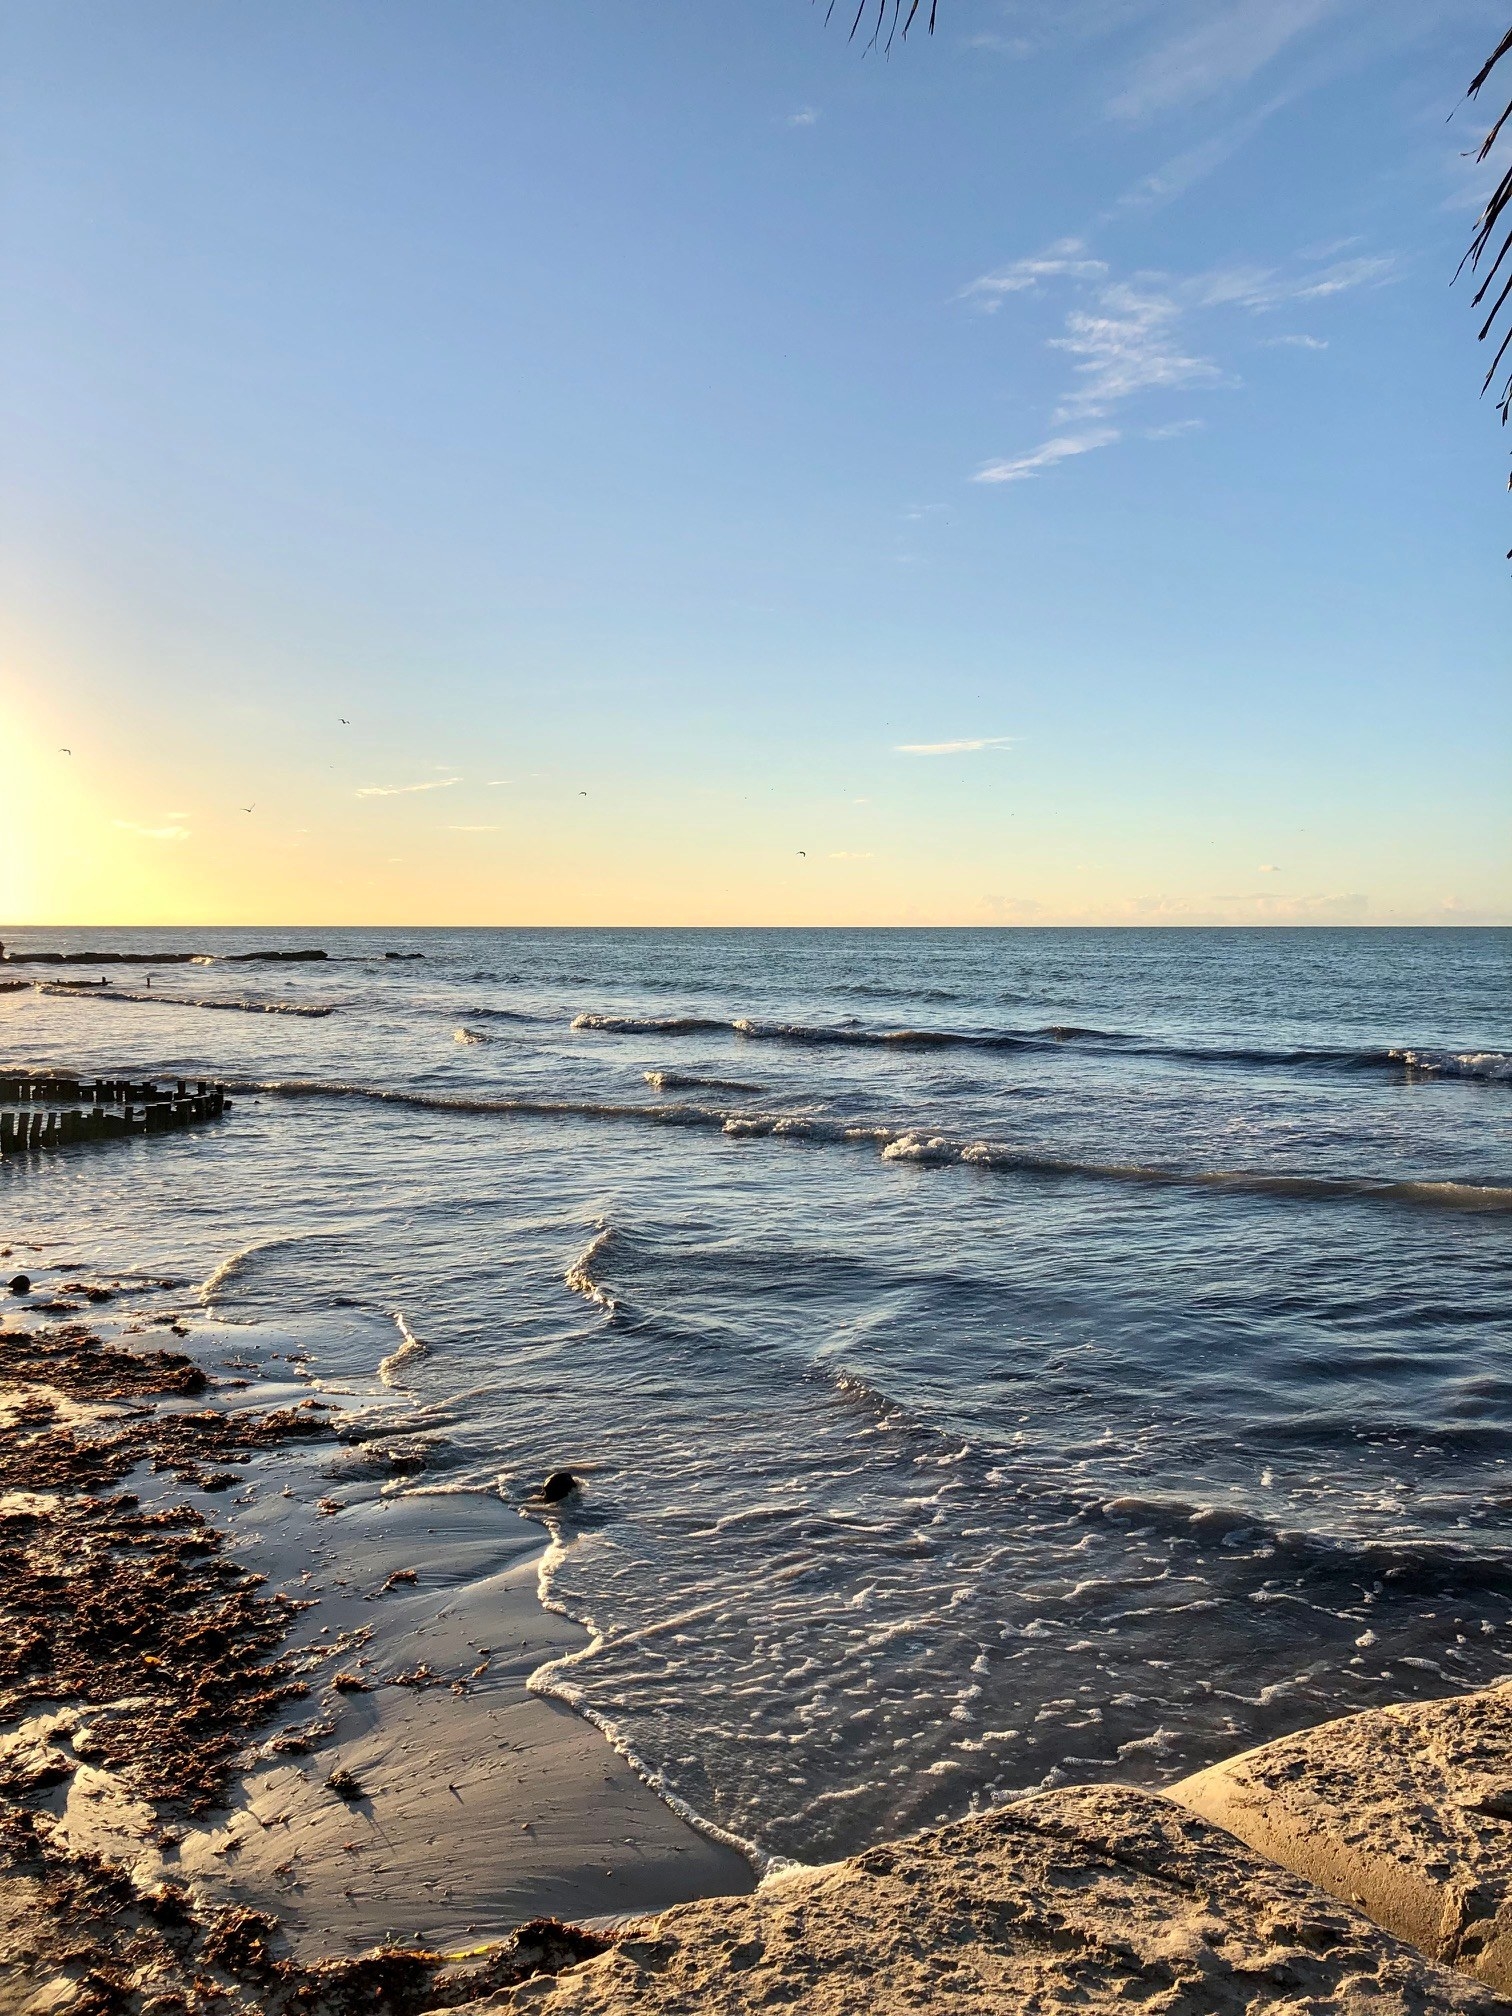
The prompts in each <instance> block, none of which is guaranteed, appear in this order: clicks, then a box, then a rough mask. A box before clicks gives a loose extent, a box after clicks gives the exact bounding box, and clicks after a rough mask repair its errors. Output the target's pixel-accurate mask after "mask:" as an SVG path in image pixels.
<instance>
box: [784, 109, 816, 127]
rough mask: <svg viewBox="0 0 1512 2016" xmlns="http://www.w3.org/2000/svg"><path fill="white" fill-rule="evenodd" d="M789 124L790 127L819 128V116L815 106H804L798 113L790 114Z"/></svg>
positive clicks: (788, 117)
mask: <svg viewBox="0 0 1512 2016" xmlns="http://www.w3.org/2000/svg"><path fill="white" fill-rule="evenodd" d="M787 123H788V124H789V126H817V125H818V124H819V114H818V111H817V110H816V108H815V107H814V106H812V105H802V106H800V107H799V108H798V110H797V111H796V112H789V114H788V116H787Z"/></svg>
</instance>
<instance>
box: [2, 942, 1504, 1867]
mask: <svg viewBox="0 0 1512 2016" xmlns="http://www.w3.org/2000/svg"><path fill="white" fill-rule="evenodd" d="M7 937H8V942H9V943H10V945H11V949H12V950H14V951H24V950H27V949H44V948H46V949H66V948H70V947H73V946H82V945H86V944H93V945H102V944H105V943H107V942H108V943H111V944H116V945H122V946H124V945H128V944H131V943H136V944H138V945H149V944H160V945H162V946H164V947H165V948H168V949H180V948H182V947H183V946H185V945H188V944H193V945H194V946H195V947H196V948H199V947H204V948H205V949H208V950H210V951H212V952H213V951H216V950H222V951H229V950H233V949H245V948H246V946H248V945H249V944H254V943H255V944H264V945H278V944H283V945H294V944H301V943H305V944H317V945H323V946H324V947H325V948H326V949H327V950H328V951H329V952H330V953H331V954H332V955H333V956H332V958H331V959H330V960H328V961H327V962H325V963H323V964H319V965H313V964H312V965H308V966H298V967H293V968H289V967H282V968H280V967H277V966H261V967H259V966H249V965H245V964H242V965H236V966H230V967H227V966H220V965H215V964H211V965H207V966H204V967H189V968H185V967H176V968H170V969H167V970H164V971H159V972H158V973H156V974H155V975H154V981H153V985H152V987H151V988H148V987H147V986H146V984H145V980H146V972H145V970H144V969H138V968H127V969H121V970H118V971H117V972H116V973H115V974H114V975H113V976H112V977H113V980H114V985H113V986H112V987H111V988H110V989H108V990H106V991H105V993H104V995H103V996H102V995H100V994H92V995H88V996H79V995H73V996H70V995H66V994H58V993H54V992H48V991H45V990H30V989H29V990H23V991H20V992H15V993H6V994H0V1064H6V1065H49V1064H56V1065H60V1066H68V1067H72V1068H78V1069H88V1068H95V1067H98V1068H101V1069H107V1070H111V1071H122V1072H124V1071H126V1070H127V1069H130V1070H133V1071H136V1072H142V1071H145V1070H149V1069H158V1070H169V1069H172V1070H177V1071H179V1072H183V1073H187V1072H197V1073H214V1074H215V1075H219V1076H222V1077H225V1078H228V1079H236V1080H239V1081H241V1082H242V1084H243V1086H244V1087H245V1088H246V1089H245V1090H244V1091H243V1092H242V1093H241V1094H239V1096H238V1098H237V1102H236V1110H235V1113H234V1115H233V1116H232V1118H231V1119H230V1120H229V1122H227V1123H226V1124H225V1125H224V1126H222V1127H219V1128H211V1129H206V1130H204V1131H202V1132H197V1133H193V1134H187V1135H174V1136H167V1137H163V1138H160V1139H154V1140H152V1141H135V1142H123V1143H115V1144H110V1145H108V1146H106V1147H103V1148H100V1147H95V1148H91V1147H83V1148H79V1149H72V1150H65V1151H61V1152H59V1153H57V1154H55V1155H52V1156H49V1157H42V1158H34V1159H32V1160H30V1161H16V1162H13V1163H8V1164H5V1165H0V1230H3V1231H4V1233H5V1234H6V1236H7V1237H8V1238H12V1239H28V1240H34V1241H59V1242H61V1243H60V1244H59V1245H58V1246H57V1247H56V1248H55V1249H51V1248H50V1249H48V1251H46V1252H45V1253H44V1254H42V1255H32V1256H30V1264H31V1265H32V1271H33V1272H34V1273H36V1272H38V1266H37V1264H36V1263H37V1262H38V1261H40V1260H43V1259H47V1258H51V1259H53V1260H56V1261H57V1262H58V1263H59V1264H65V1263H66V1264H67V1265H68V1266H70V1267H76V1266H78V1265H81V1264H84V1263H85V1262H86V1261H88V1263H89V1264H92V1265H96V1266H98V1267H100V1268H102V1269H108V1270H120V1269H124V1268H128V1267H138V1268H144V1269H147V1270H149V1271H150V1270H169V1271H174V1272H178V1273H183V1272H185V1271H187V1270H192V1271H194V1272H195V1273H196V1274H197V1277H198V1278H199V1279H200V1280H201V1281H202V1282H204V1283H205V1284H206V1286H205V1288H204V1290H203V1295H204V1299H205V1300H206V1301H207V1302H208V1303H209V1304H210V1305H211V1306H213V1307H214V1308H216V1309H217V1310H219V1311H221V1312H222V1313H224V1314H227V1315H229V1316H232V1317H240V1318H254V1317H259V1316H264V1317H278V1318H289V1317H292V1316H296V1315H307V1314H310V1313H312V1312H313V1313H318V1312H321V1311H327V1310H330V1309H331V1308H332V1307H333V1306H340V1307H342V1308H345V1309H348V1310H352V1311H357V1312H361V1311H376V1312H382V1313H383V1314H384V1315H385V1316H386V1317H387V1318H389V1319H393V1320H394V1321H395V1327H394V1329H393V1331H392V1337H393V1349H392V1351H391V1352H390V1354H389V1355H388V1357H387V1360H386V1364H385V1375H386V1377H387V1378H388V1379H389V1380H390V1381H391V1382H392V1383H394V1384H396V1385H399V1386H402V1387H404V1388H405V1389H406V1390H407V1391H409V1392H410V1393H411V1394H413V1395H414V1397H415V1399H416V1400H417V1402H418V1403H419V1406H420V1410H421V1412H420V1426H421V1428H422V1429H423V1431H424V1432H425V1433H426V1434H427V1435H428V1436H429V1438H430V1443H429V1450H430V1468H429V1469H428V1471H427V1472H426V1473H425V1475H424V1477H423V1478H421V1479H419V1480H409V1481H407V1482H406V1484H405V1485H404V1488H407V1489H413V1488H436V1487H443V1486H444V1487H447V1488H455V1487H458V1486H462V1487H478V1488H487V1489H494V1488H497V1489H500V1490H502V1491H503V1492H504V1493H505V1494H506V1495H510V1496H515V1497H519V1496H523V1494H524V1492H525V1491H526V1489H527V1488H528V1487H529V1486H530V1485H531V1484H533V1483H534V1482H536V1481H538V1480H539V1478H540V1476H541V1475H542V1474H543V1472H544V1471H545V1470H547V1469H550V1468H555V1467H558V1466H559V1465H562V1464H564V1463H566V1464H571V1465H572V1467H573V1468H575V1469H579V1470H581V1471H582V1472H583V1473H584V1474H585V1475H586V1476H587V1478H588V1489H587V1490H586V1492H585V1493H584V1494H583V1496H582V1498H581V1500H580V1502H578V1503H576V1504H573V1505H571V1506H570V1507H569V1508H568V1509H567V1511H566V1513H565V1515H564V1517H563V1519H562V1522H561V1527H560V1539H561V1542H562V1545H561V1546H560V1548H559V1549H558V1550H556V1551H555V1553H554V1555H553V1561H552V1567H551V1573H550V1592H551V1599H552V1601H553V1602H555V1603H557V1604H559V1605H561V1606H562V1607H563V1608H565V1609H566V1610H568V1611H569V1612H570V1613H571V1614H572V1615H574V1616H576V1617H578V1618H580V1619H582V1620H583V1621H585V1622H587V1623H588V1624H590V1625H591V1626H592V1627H593V1628H594V1630H595V1631H596V1633H597V1634H598V1636H597V1639H596V1642H595V1644H594V1646H593V1648H592V1650H591V1651H590V1652H589V1653H587V1654H586V1655H582V1656H578V1657H576V1658H574V1659H572V1660H571V1661H568V1662H565V1663H564V1664H563V1665H561V1666H559V1667H556V1668H553V1669H548V1670H547V1671H546V1672H544V1673H543V1674H542V1675H541V1676H539V1679H540V1684H542V1685H543V1686H545V1687H547V1688H549V1689H551V1690H552V1691H555V1692H557V1693H560V1694H561V1695H563V1696H564V1697H565V1698H567V1699H570V1700H572V1701H573V1702H574V1703H576V1704H577V1705H578V1706H579V1707H581V1708H582V1709H583V1710H584V1711H585V1712H587V1713H589V1714H591V1715H592V1716H594V1717H595V1718H596V1719H598V1720H600V1721H601V1722H602V1723H604V1724H605V1726H607V1727H608V1728H609V1729H610V1730H611V1732H612V1733H613V1734H614V1735H615V1737H616V1740H618V1741H620V1742H621V1744H622V1745H623V1746H624V1747H626V1748H627V1749H628V1750H630V1751H631V1752H632V1753H633V1754H634V1755H635V1756H636V1757H637V1758H638V1759H639V1760H640V1761H641V1762H642V1763H643V1765H644V1767H645V1768H646V1769H647V1771H648V1772H649V1773H651V1774H652V1775H653V1776H654V1777H655V1778H656V1779H657V1780H658V1782H660V1783H661V1784H662V1785H663V1786H664V1788H665V1789H666V1790H667V1791H668V1792H669V1794H671V1795H672V1796H674V1797H675V1798H676V1799H678V1800H679V1801H680V1802H685V1803H686V1804H687V1806H688V1807H690V1808H691V1809H692V1810H693V1811H694V1812H696V1813H697V1814H699V1815H701V1816H703V1817H705V1818H706V1819H708V1820H710V1821H712V1822H714V1823H716V1824H717V1825H719V1826H720V1827H722V1828H726V1829H728V1830H730V1831H731V1832H733V1833H734V1834H736V1835H737V1836H739V1837H740V1838H741V1839H743V1840H745V1841H747V1842H749V1843H751V1844H753V1845H754V1846H755V1847H756V1849H757V1850H758V1851H760V1852H761V1853H763V1854H776V1855H783V1856H794V1857H799V1858H803V1859H818V1858H821V1857H823V1856H827V1855H832V1854H835V1853H838V1852H843V1851H845V1850H848V1849H850V1848H853V1847H855V1846H857V1845H859V1844H861V1843H862V1842H864V1841H866V1840H868V1839H872V1838H875V1837H877V1836H878V1835H880V1834H883V1833H886V1832H890V1831H896V1830H897V1829H898V1828H900V1827H903V1826H908V1825H914V1824H919V1823H921V1822H924V1821H927V1820H933V1819H936V1818H938V1817H942V1816H948V1815H952V1814H956V1813H960V1812H962V1811H964V1810H966V1809H967V1808H968V1807H970V1806H971V1805H972V1804H973V1803H978V1802H980V1801H982V1800H984V1799H988V1798H992V1797H997V1796H1001V1795H1003V1794H1005V1793H1010V1792H1014V1791H1019V1790H1022V1789H1024V1788H1026V1787H1030V1786H1034V1785H1038V1784H1041V1783H1045V1782H1050V1783H1059V1782H1063V1781H1064V1780H1066V1779H1073V1778H1091V1777H1103V1776H1109V1775H1113V1776H1121V1777H1127V1778H1133V1779H1138V1780H1140V1781H1142V1782H1153V1783H1159V1782H1162V1781H1164V1780H1166V1779H1169V1778H1171V1777H1174V1776H1176V1775H1178V1774H1179V1773H1180V1772H1182V1771H1185V1770H1189V1769H1191V1768H1193V1767H1194V1766H1195V1765H1197V1764H1200V1763H1202V1762H1205V1761H1207V1760H1209V1759H1211V1758H1213V1757H1215V1756H1218V1755H1221V1754H1224V1753H1226V1752H1229V1751H1232V1750H1234V1749H1237V1748H1240V1747H1242V1746H1243V1745H1245V1744H1247V1743H1250V1742H1253V1741H1257V1740H1263V1739H1264V1738H1266V1737H1268V1736H1271V1735H1274V1734H1278V1733H1280V1732H1281V1731H1283V1730H1285V1729H1287V1728H1291V1727H1295V1726H1297V1725H1299V1724H1301V1723H1305V1722H1309V1721H1314V1720H1317V1719H1319V1718H1320V1717H1322V1716H1325V1715H1327V1714H1330V1713H1336V1712H1343V1711H1345V1710H1347V1709H1350V1708H1353V1707H1358V1706H1366V1705H1370V1704H1373V1703H1377V1702H1381V1701H1385V1700H1393V1699H1400V1698H1407V1697H1413V1696H1418V1695H1426V1694H1433V1693H1442V1692H1444V1691H1446V1689H1447V1688H1449V1687H1453V1686H1458V1685H1465V1684H1470V1683H1475V1682H1479V1681H1483V1680H1486V1679H1489V1678H1492V1677H1496V1676H1497V1675H1499V1674H1501V1673H1502V1672H1504V1671H1506V1670H1507V1668H1508V1666H1509V1664H1512V1532H1509V1510H1512V1472H1509V1465H1508V1455H1509V1446H1512V1445H1509V1443H1508V1437H1507V1429H1508V1423H1509V1419H1512V1371H1509V1360H1508V1351H1507V1316H1506V1312H1507V1308H1508V1304H1509V1296H1508V1289H1509V1286H1512V1135H1509V1125H1508V1123H1509V1119H1512V1015H1509V1009H1508V1003H1509V999H1512V991H1509V981H1512V934H1509V933H1506V932H1495V931H1382V932H1364V931H1341V932H1330V931H1295V932H1286V931H1279V932H1242V931H1193V932H1137V931H1107V932H1100V931H1064V932H1056V931H1006V932H580V931H490V932H460V931H459V932H358V931H350V932H309V933H268V932H259V933H232V932H183V933H177V932H135V933H114V934H110V936H109V938H108V940H107V938H106V937H105V936H103V935H102V934H89V935H86V934H80V933H64V932H56V933H40V932H33V933H23V932H16V933H15V934H13V935H12V934H7ZM385 950H390V951H423V952H424V954H425V957H424V959H423V960H419V961H405V962H401V961H397V960H385V959H383V957H382V954H383V952H384V951H385ZM32 970H33V971H34V972H36V973H37V976H38V977H39V978H43V979H47V978H49V977H50V976H48V975H47V974H46V973H45V972H44V971H42V970H41V969H32ZM109 970H110V969H109V968H102V969H101V971H103V972H107V973H108V972H109ZM76 977H92V976H88V969H82V972H81V974H80V975H79V976H76ZM210 1007H214V1008H216V1009H218V1010H221V1011H223V1012H217V1013H206V1012H204V1011H205V1009H207V1008H210ZM321 1009H328V1010H329V1011H330V1012H329V1013H328V1014H319V1013H314V1012H311V1011H315V1010H321ZM270 1010H273V1011H278V1012H268V1011H270ZM291 1011H293V1012H291ZM253 1088H258V1089H253ZM401 1318H402V1323H401V1322H400V1321H399V1319H401ZM334 1352H335V1346H334V1345H333V1354H334ZM333 1369H334V1356H333ZM342 1369H343V1371H346V1370H348V1369H349V1368H347V1367H346V1366H345V1364H344V1363H343V1367H342ZM375 1369H376V1368H375Z"/></svg>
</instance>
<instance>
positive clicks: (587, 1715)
mask: <svg viewBox="0 0 1512 2016" xmlns="http://www.w3.org/2000/svg"><path fill="white" fill-rule="evenodd" d="M545 1524H546V1529H547V1531H548V1533H549V1534H550V1535H551V1538H550V1541H549V1542H548V1544H547V1546H546V1547H545V1549H544V1550H543V1551H542V1554H541V1559H540V1564H539V1566H538V1568H537V1570H536V1595H537V1599H538V1601H539V1602H540V1605H541V1608H542V1609H543V1610H549V1611H550V1612H551V1614H552V1615H553V1616H554V1617H565V1618H566V1619H567V1620H568V1621H569V1623H573V1624H576V1625H578V1626H579V1627H580V1628H581V1629H582V1630H584V1631H586V1632H587V1633H588V1643H587V1644H586V1645H580V1646H578V1647H577V1649H576V1650H575V1651H572V1652H563V1653H560V1654H559V1655H558V1656H557V1657H556V1658H555V1659H548V1660H546V1661H545V1662H544V1663H543V1664H542V1665H540V1666H537V1667H536V1669H535V1671H534V1672H533V1673H532V1674H531V1675H530V1676H529V1678H528V1679H527V1680H526V1682H525V1686H526V1690H527V1692H529V1693H531V1694H536V1695H539V1696H540V1697H541V1698H542V1699H543V1700H548V1701H560V1702H561V1703H562V1705H563V1706H564V1707H566V1708H570V1709H571V1710H572V1712H573V1714H574V1715H580V1716H581V1717H582V1718H583V1720H584V1721H585V1722H591V1723H592V1724H593V1726H594V1728H595V1729H597V1730H598V1732H599V1734H600V1735H601V1736H602V1737H603V1738H604V1741H605V1742H606V1743H607V1744H608V1745H609V1747H610V1749H611V1750H613V1751H614V1752H615V1753H616V1755H618V1756H620V1757H622V1758H623V1759H624V1761H625V1762H626V1763H627V1764H628V1765H629V1766H630V1769H631V1770H632V1771H633V1772H634V1773H635V1774H636V1776H637V1777H638V1778H640V1779H642V1780H643V1781H644V1783H645V1784H647V1785H649V1786H650V1788H651V1790H652V1791H653V1792H654V1793H655V1794H656V1796H657V1798H658V1799H660V1800H661V1802H662V1804H663V1805H665V1806H668V1807H670V1808H671V1810H672V1811H673V1812H674V1813H675V1814H676V1815H677V1817H678V1819H679V1820H682V1821H684V1822H685V1823H686V1824H687V1825H688V1826H689V1827H691V1828H693V1829H694V1830H695V1832H697V1833H699V1834H702V1835H703V1836H704V1837H705V1838H706V1839H707V1840H710V1841H714V1842H717V1843H718V1844H719V1846H720V1847H722V1848H733V1849H734V1851H735V1853H736V1854H737V1855H743V1856H744V1857H745V1859H746V1860H747V1861H748V1862H749V1863H750V1865H751V1867H752V1868H753V1869H754V1870H755V1871H756V1873H757V1875H758V1876H760V1877H762V1878H766V1877H769V1876H775V1875H779V1874H782V1873H784V1872H785V1871H786V1870H788V1869H791V1868H796V1867H798V1866H800V1865H798V1864H796V1863H794V1862H792V1861H790V1860H789V1859H787V1858H786V1857H783V1856H777V1855H768V1854H767V1853H766V1852H765V1851H764V1850H763V1849H761V1848H758V1847H757V1845H756V1843H755V1842H754V1841H748V1840H746V1838H745V1836H744V1835H741V1834H734V1833H732V1832H731V1831H730V1829H729V1828H727V1827H721V1826H720V1824H719V1822H718V1821H717V1820H711V1819H710V1818H709V1816H708V1815H707V1814H706V1813H700V1812H699V1811H698V1809H697V1807H695V1806H692V1805H690V1804H689V1803H688V1801H687V1800H686V1799H684V1798H683V1797H682V1796H681V1794H680V1793H679V1792H678V1791H677V1790H676V1788H675V1787H674V1786H673V1785H672V1784H671V1782H670V1781H669V1780H668V1778H667V1777H666V1775H665V1773H664V1772H662V1771H659V1770H658V1769H657V1768H656V1766H655V1765H653V1764H650V1763H648V1762H647V1760H646V1759H645V1758H644V1757H643V1756H642V1755H641V1754H640V1752H639V1751H638V1750H637V1749H636V1748H635V1746H634V1744H633V1743H632V1742H631V1741H630V1739H629V1737H628V1736H627V1735H626V1733H625V1731H624V1729H623V1727H622V1726H621V1725H620V1724H619V1723H618V1722H616V1721H615V1720H614V1719H613V1717H612V1716H609V1715H606V1714H605V1713H604V1712H603V1710H602V1709H601V1708H598V1707H596V1706H595V1705H594V1703H593V1702H592V1701H591V1700H590V1699H589V1697H588V1693H587V1690H586V1689H585V1688H584V1687H583V1686H582V1685H581V1684H580V1683H579V1681H578V1679H577V1676H576V1670H575V1669H577V1668H578V1667H581V1666H584V1665H586V1664H587V1663H588V1662H589V1661H590V1660H592V1659H594V1658H595V1657H596V1656H597V1655H598V1654H599V1653H600V1652H601V1651H602V1650H603V1649H604V1646H605V1643H606V1642H607V1641H606V1639H605V1637H604V1633H603V1632H602V1631H601V1630H600V1629H599V1627H598V1625H597V1624H595V1623H594V1622H593V1620H592V1619H591V1618H589V1617H577V1616H574V1615H573V1613H572V1611H571V1610H570V1609H569V1608H568V1607H567V1605H566V1604H565V1603H564V1602H563V1601H562V1600H561V1599H560V1598H559V1597H558V1596H557V1594H556V1590H555V1579H556V1571H557V1569H558V1568H560V1566H561V1564H562V1563H563V1561H565V1559H566V1558H567V1542H566V1541H565V1540H564V1538H563V1536H562V1529H561V1527H560V1526H559V1525H558V1524H557V1523H556V1522H555V1521H554V1520H552V1519H547V1520H546V1521H545ZM676 1621H677V1622H679V1623H681V1622H686V1621H688V1620H686V1619H678V1620H676Z"/></svg>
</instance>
